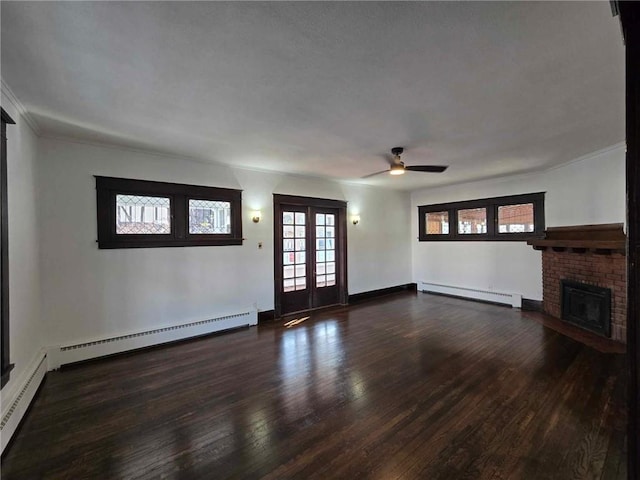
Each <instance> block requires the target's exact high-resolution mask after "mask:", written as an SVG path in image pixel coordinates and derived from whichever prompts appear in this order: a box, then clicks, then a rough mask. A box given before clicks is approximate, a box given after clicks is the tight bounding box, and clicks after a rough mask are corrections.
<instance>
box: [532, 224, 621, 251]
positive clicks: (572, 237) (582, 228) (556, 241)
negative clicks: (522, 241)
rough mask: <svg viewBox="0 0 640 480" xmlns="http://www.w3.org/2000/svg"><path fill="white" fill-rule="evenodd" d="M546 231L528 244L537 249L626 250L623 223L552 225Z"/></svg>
mask: <svg viewBox="0 0 640 480" xmlns="http://www.w3.org/2000/svg"><path fill="white" fill-rule="evenodd" d="M544 233H545V236H544V238H536V239H533V240H529V241H528V242H527V244H528V245H531V246H533V248H534V249H536V250H546V249H547V248H553V249H554V250H557V251H562V250H566V249H572V250H573V251H578V252H584V251H586V250H596V251H598V252H601V253H611V252H612V251H623V252H624V250H625V248H626V244H627V237H626V235H625V234H624V230H623V224H622V223H603V224H600V225H573V226H567V227H550V228H548V229H547V230H545V232H544Z"/></svg>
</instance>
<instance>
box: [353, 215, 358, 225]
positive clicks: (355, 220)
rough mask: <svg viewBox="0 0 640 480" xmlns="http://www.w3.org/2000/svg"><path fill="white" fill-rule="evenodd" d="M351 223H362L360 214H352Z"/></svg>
mask: <svg viewBox="0 0 640 480" xmlns="http://www.w3.org/2000/svg"><path fill="white" fill-rule="evenodd" d="M351 223H353V224H354V225H357V224H358V223H360V215H351Z"/></svg>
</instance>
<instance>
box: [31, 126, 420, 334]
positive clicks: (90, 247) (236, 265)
mask: <svg viewBox="0 0 640 480" xmlns="http://www.w3.org/2000/svg"><path fill="white" fill-rule="evenodd" d="M39 152H40V155H39V157H38V161H39V177H40V178H39V185H40V205H41V210H40V216H41V222H40V238H41V239H42V242H43V252H42V298H43V321H44V323H45V326H46V332H47V333H46V335H47V337H46V338H47V343H48V344H49V345H53V344H58V343H67V342H73V341H78V340H83V339H90V338H95V337H101V336H104V335H113V334H119V333H122V332H127V331H132V330H140V329H146V328H149V327H151V326H158V325H165V324H173V323H180V322H187V321H191V320H198V319H206V318H211V317H212V316H213V315H216V314H220V313H225V312H234V311H238V309H239V308H247V307H251V306H253V305H257V307H258V308H259V309H260V310H270V309H272V308H273V294H274V292H273V193H281V194H294V195H304V196H311V197H323V198H334V199H339V200H346V201H347V202H349V208H350V210H353V209H354V208H357V209H358V211H359V213H360V215H361V219H362V220H361V222H360V224H359V225H357V226H354V225H352V224H351V223H349V224H348V240H347V242H348V265H349V271H348V275H349V285H348V287H349V293H350V294H353V293H359V292H362V291H367V290H372V289H377V288H384V287H388V286H393V285H398V284H403V283H408V282H410V281H411V273H410V272H411V268H410V255H411V251H410V242H409V238H410V231H411V226H410V225H411V221H410V215H409V210H410V208H409V205H410V203H409V195H408V194H407V193H402V192H394V191H387V190H381V189H373V188H370V187H365V186H360V185H348V184H340V183H337V182H331V181H326V180H320V179H313V178H303V177H295V176H288V175H282V174H271V173H263V172H256V171H251V170H243V169H231V168H228V167H225V166H217V165H210V164H204V163H197V162H194V161H190V160H182V159H178V158H171V157H168V156H167V157H165V156H159V155H150V154H145V153H140V152H135V151H131V150H125V149H120V148H111V147H103V146H95V145H87V144H80V143H73V142H70V141H63V140H56V139H47V138H41V139H40V148H39ZM94 175H103V176H114V177H128V178H141V179H147V180H156V181H168V182H176V183H188V184H198V185H211V186H218V187H228V188H239V189H242V190H243V235H244V237H245V238H246V240H245V242H244V244H243V245H242V246H224V247H186V248H149V249H120V250H99V249H98V248H97V244H96V200H95V180H94V178H93V176H94ZM255 209H260V210H261V211H262V213H263V218H262V220H261V221H260V223H258V224H254V223H253V222H252V221H251V211H252V210H255ZM45 241H46V242H45ZM258 242H262V244H263V248H262V249H260V250H259V249H258Z"/></svg>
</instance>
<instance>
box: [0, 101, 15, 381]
mask: <svg viewBox="0 0 640 480" xmlns="http://www.w3.org/2000/svg"><path fill="white" fill-rule="evenodd" d="M0 114H1V115H0V116H1V119H2V158H1V159H0V217H1V218H0V311H1V313H0V315H1V322H0V324H1V331H0V335H2V339H1V341H0V343H1V344H2V355H1V357H2V365H0V368H1V370H2V380H1V382H0V388H2V387H4V386H5V385H6V383H7V382H8V381H9V376H10V374H11V370H13V367H14V365H13V363H11V357H10V355H9V344H10V341H9V339H10V337H9V228H8V227H9V221H8V214H9V206H8V202H7V124H10V125H14V124H15V123H16V122H14V121H13V120H12V119H11V117H10V116H9V115H8V114H7V112H5V111H4V108H2V109H1V110H0Z"/></svg>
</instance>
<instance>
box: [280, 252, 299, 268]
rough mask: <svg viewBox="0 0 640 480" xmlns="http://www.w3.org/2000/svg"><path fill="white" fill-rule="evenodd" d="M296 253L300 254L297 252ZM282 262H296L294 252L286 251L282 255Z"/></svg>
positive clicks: (288, 263)
mask: <svg viewBox="0 0 640 480" xmlns="http://www.w3.org/2000/svg"><path fill="white" fill-rule="evenodd" d="M295 255H298V254H297V253H296V254H295ZM282 263H283V264H285V265H293V263H294V254H293V253H285V254H283V255H282Z"/></svg>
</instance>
